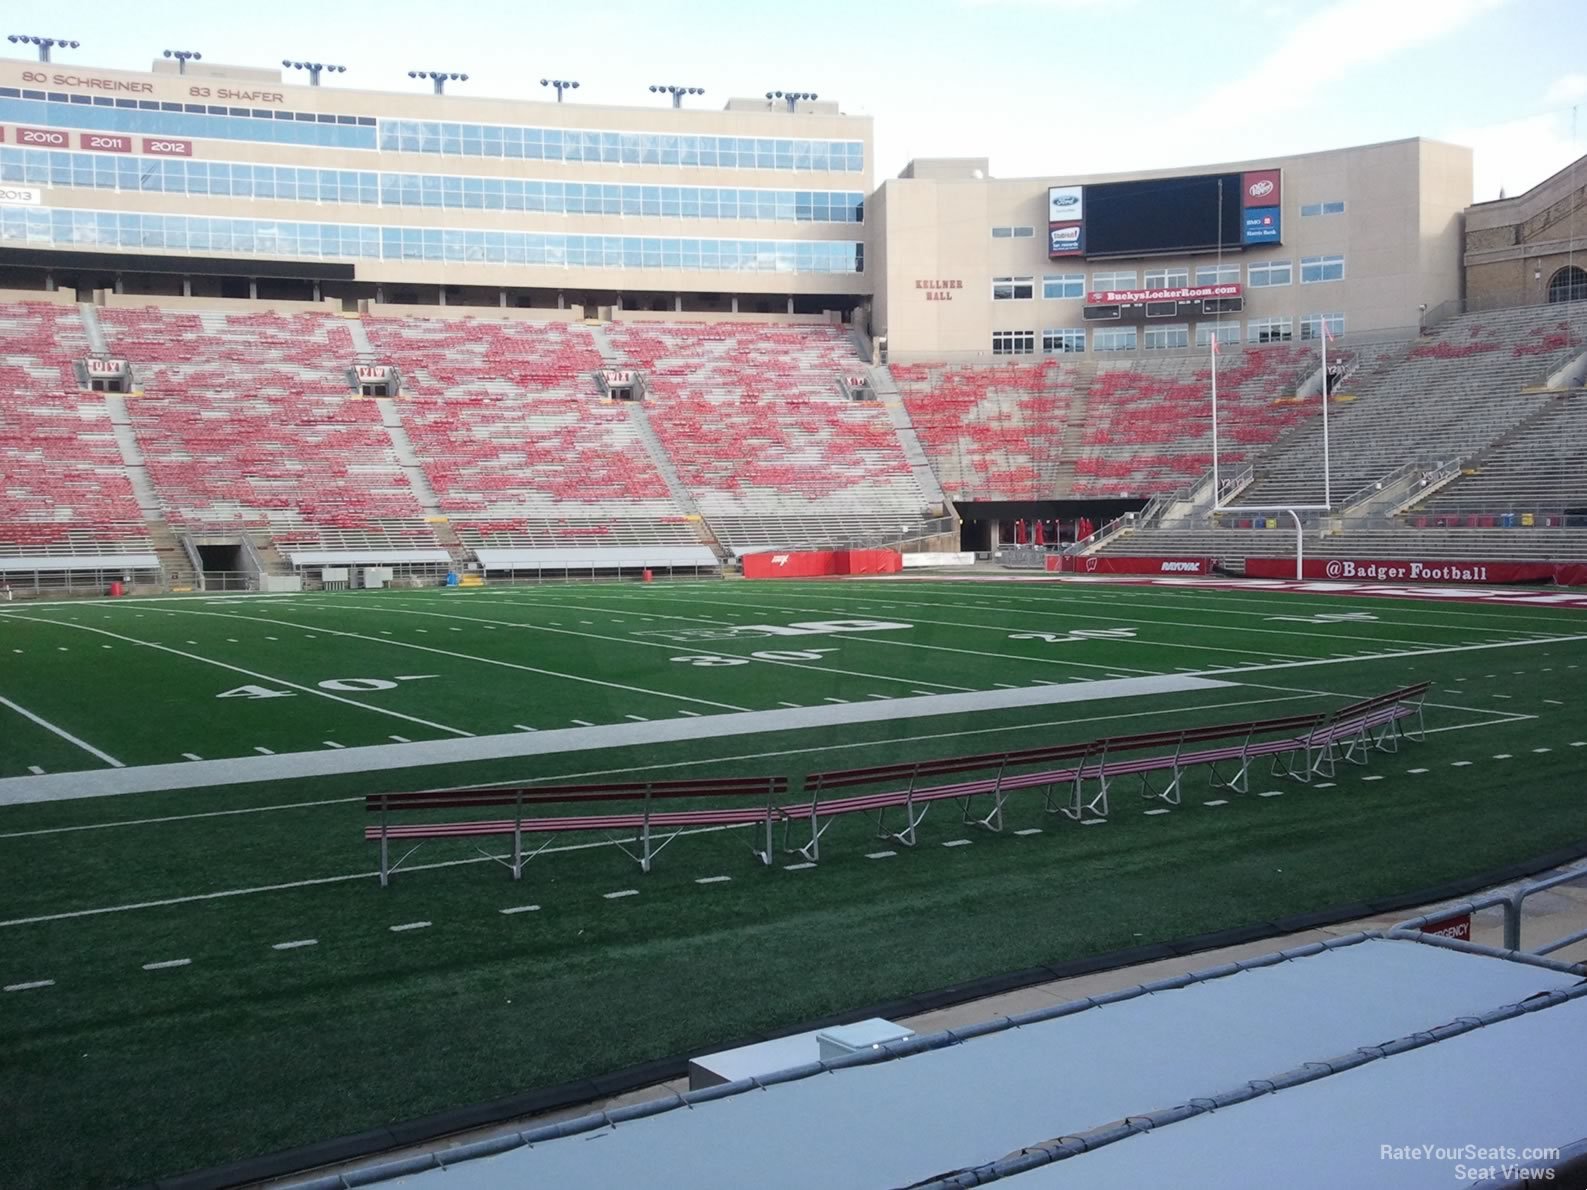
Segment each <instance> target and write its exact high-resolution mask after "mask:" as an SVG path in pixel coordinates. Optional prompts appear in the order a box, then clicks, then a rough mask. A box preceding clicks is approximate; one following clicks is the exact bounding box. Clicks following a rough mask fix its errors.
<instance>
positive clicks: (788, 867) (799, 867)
mask: <svg viewBox="0 0 1587 1190" xmlns="http://www.w3.org/2000/svg"><path fill="white" fill-rule="evenodd" d="M813 867H815V864H813V863H810V862H808V861H806V862H805V863H802V864H784V865H783V866H782V870H783V871H784V872H803V871H804V870H805V869H806V868H813Z"/></svg>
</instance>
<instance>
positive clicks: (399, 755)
mask: <svg viewBox="0 0 1587 1190" xmlns="http://www.w3.org/2000/svg"><path fill="white" fill-rule="evenodd" d="M1230 685H1232V683H1230V682H1227V681H1224V680H1222V679H1220V678H1212V677H1194V676H1192V675H1189V674H1160V675H1155V676H1151V677H1140V678H1125V679H1123V680H1120V681H1105V682H1104V681H1096V682H1077V683H1071V684H1069V685H1067V686H1026V687H1021V688H1020V689H1017V690H982V691H970V692H967V693H963V694H936V695H932V696H931V697H929V698H906V699H889V700H887V701H886V702H876V701H871V700H868V699H867V700H863V701H859V702H852V703H844V704H842V705H835V706H814V707H806V708H802V709H800V710H787V709H776V710H767V711H742V712H739V713H737V714H728V715H709V716H705V717H702V718H699V719H684V718H681V717H680V718H677V719H663V720H656V721H653V722H650V723H614V724H606V725H603V726H596V727H585V728H559V729H557V730H554V731H541V732H535V733H533V734H531V733H529V732H521V731H509V732H504V733H498V734H494V735H488V736H473V737H470V738H468V739H459V740H452V739H445V740H421V741H417V742H415V743H412V744H373V745H366V746H364V747H359V748H346V749H343V750H341V751H339V752H328V751H314V752H289V753H283V754H280V755H276V756H245V757H232V758H228V759H224V760H201V761H183V762H181V763H179V764H154V765H144V766H142V767H139V768H123V769H97V770H92V771H89V772H74V773H50V774H48V775H46V776H43V777H8V778H3V779H0V805H24V804H30V803H35V802H43V801H62V800H74V799H78V798H89V797H100V796H113V795H120V794H129V793H147V792H151V791H154V790H162V791H163V790H170V789H195V788H204V787H213V786H220V785H237V784H247V783H251V782H254V781H282V780H289V779H297V778H303V777H317V776H326V775H330V774H341V773H353V772H371V771H376V770H388V769H391V770H394V769H403V768H414V767H424V766H429V765H448V764H461V763H466V762H470V761H479V760H505V759H508V758H512V757H527V756H548V755H549V756H556V755H560V754H563V753H570V752H585V751H594V750H601V751H609V750H611V749H613V748H622V747H631V746H632V747H639V746H645V745H655V744H670V743H677V742H680V741H684V740H702V739H708V740H716V739H721V738H725V737H727V736H735V735H763V734H767V733H782V732H790V731H797V730H806V729H814V728H833V727H842V726H849V725H853V724H859V723H877V722H880V721H883V720H887V721H895V720H901V719H906V718H909V719H918V718H927V717H939V716H962V715H967V714H973V713H979V712H983V711H1006V710H1015V709H1025V708H1032V707H1042V706H1050V705H1053V704H1057V703H1074V702H1097V701H1104V700H1109V699H1119V698H1132V697H1137V696H1141V695H1157V694H1181V693H1184V692H1186V691H1192V690H1194V691H1205V690H1211V689H1219V688H1224V687H1227V686H1230Z"/></svg>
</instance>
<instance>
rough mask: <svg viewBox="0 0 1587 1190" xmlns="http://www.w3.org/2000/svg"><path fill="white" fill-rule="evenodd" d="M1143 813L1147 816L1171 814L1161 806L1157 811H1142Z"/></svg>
mask: <svg viewBox="0 0 1587 1190" xmlns="http://www.w3.org/2000/svg"><path fill="white" fill-rule="evenodd" d="M1142 812H1143V813H1145V814H1167V813H1169V811H1167V810H1165V809H1163V808H1162V807H1161V806H1159V807H1158V808H1157V809H1155V810H1145V811H1142Z"/></svg>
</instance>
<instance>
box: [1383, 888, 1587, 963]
mask: <svg viewBox="0 0 1587 1190" xmlns="http://www.w3.org/2000/svg"><path fill="white" fill-rule="evenodd" d="M1573 880H1587V864H1578V865H1577V866H1575V867H1572V868H1566V869H1564V870H1563V871H1560V872H1555V873H1554V874H1553V875H1552V876H1546V877H1544V878H1543V879H1541V880H1531V881H1527V882H1526V883H1524V884H1519V885H1517V886H1516V887H1515V888H1513V889H1511V890H1510V891H1509V892H1491V893H1487V894H1485V895H1483V896H1480V897H1473V898H1472V899H1471V900H1469V901H1461V902H1459V903H1458V904H1453V905H1443V906H1440V907H1439V908H1437V909H1435V910H1433V911H1432V912H1431V913H1424V914H1422V915H1421V916H1420V917H1413V918H1410V919H1409V920H1407V921H1402V922H1399V923H1397V924H1395V925H1394V926H1392V927H1391V928H1390V929H1389V936H1390V937H1393V936H1395V935H1396V934H1399V935H1419V934H1420V933H1421V931H1422V927H1423V926H1426V925H1431V924H1432V923H1433V922H1437V921H1442V920H1444V919H1445V918H1448V917H1452V916H1455V915H1457V914H1461V913H1475V912H1477V911H1478V910H1479V909H1492V908H1494V907H1495V906H1503V908H1504V949H1505V950H1508V951H1513V952H1515V953H1518V954H1532V955H1547V954H1553V953H1554V952H1555V951H1556V950H1563V949H1565V947H1567V946H1572V945H1574V944H1575V943H1577V942H1583V941H1587V929H1581V930H1577V931H1576V932H1575V933H1573V934H1566V935H1565V936H1564V937H1563V938H1556V939H1554V940H1553V941H1551V942H1549V943H1547V944H1545V945H1543V946H1538V947H1534V948H1533V949H1531V950H1529V951H1523V950H1522V949H1521V907H1522V905H1523V904H1525V903H1526V899H1527V898H1528V897H1532V896H1536V895H1537V894H1538V893H1540V892H1547V891H1548V890H1549V889H1551V888H1557V887H1559V886H1560V885H1561V884H1569V883H1570V882H1571V881H1573ZM1580 965H1581V964H1578V966H1580Z"/></svg>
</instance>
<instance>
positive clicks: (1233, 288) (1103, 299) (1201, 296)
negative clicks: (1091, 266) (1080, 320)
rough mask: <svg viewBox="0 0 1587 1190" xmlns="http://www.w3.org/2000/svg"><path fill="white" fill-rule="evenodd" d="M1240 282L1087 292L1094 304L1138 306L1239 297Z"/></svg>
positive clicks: (1087, 298)
mask: <svg viewBox="0 0 1587 1190" xmlns="http://www.w3.org/2000/svg"><path fill="white" fill-rule="evenodd" d="M1241 292H1242V291H1241V288H1240V286H1239V285H1238V284H1230V285H1181V286H1179V287H1178V288H1175V289H1100V290H1093V291H1092V292H1090V293H1088V294H1086V303H1087V304H1088V305H1092V306H1138V305H1141V304H1142V303H1144V302H1201V301H1206V300H1207V299H1208V298H1235V297H1239V296H1240V293H1241Z"/></svg>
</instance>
